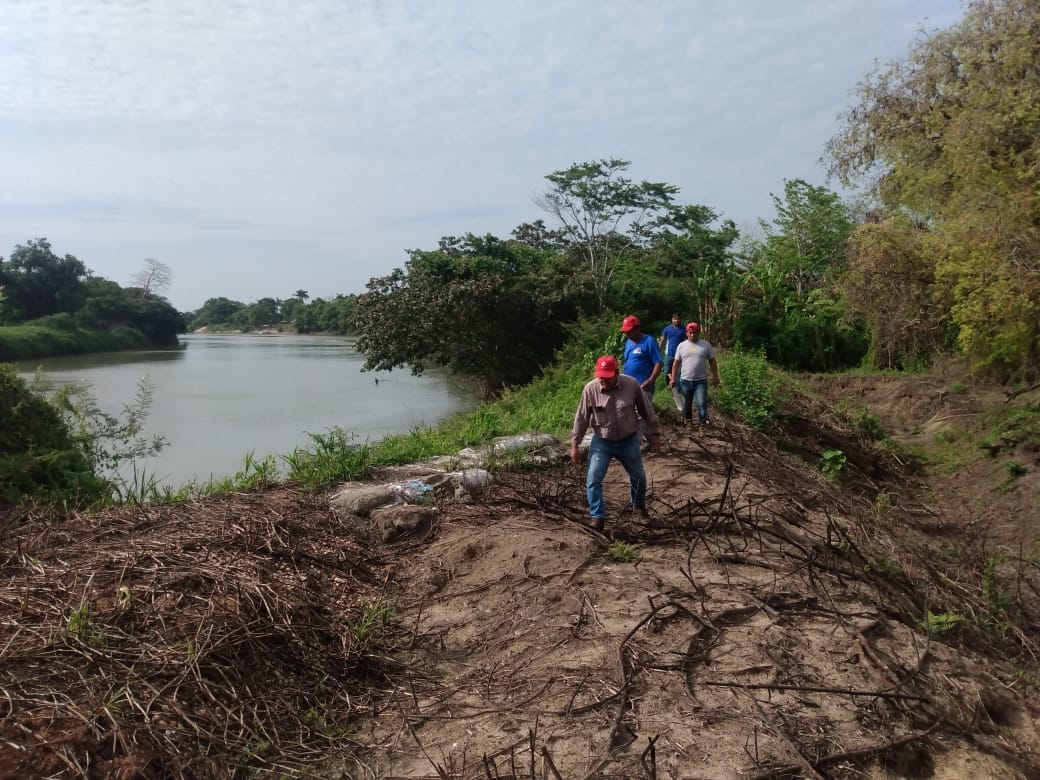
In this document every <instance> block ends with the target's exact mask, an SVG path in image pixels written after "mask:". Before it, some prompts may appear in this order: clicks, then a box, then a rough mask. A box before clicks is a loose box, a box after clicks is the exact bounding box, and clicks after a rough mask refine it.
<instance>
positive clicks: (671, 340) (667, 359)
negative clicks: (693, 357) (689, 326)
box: [657, 312, 686, 412]
mask: <svg viewBox="0 0 1040 780" xmlns="http://www.w3.org/2000/svg"><path fill="white" fill-rule="evenodd" d="M681 323H682V319H681V318H680V317H679V312H675V314H673V315H672V322H671V324H669V325H665V326H664V330H663V331H661V338H659V339H658V340H657V346H658V347H660V348H661V350H662V351H663V352H664V370H663V371H662V373H663V374H664V375H665V377H667V376H668V375H669V374H671V373H672V361H673V360H675V350H676V348H677V347H678V346H679V345H680V344H682V343H683V342H684V341H686V330H685V329H684V328H683V326H682V325H681ZM672 399H673V400H674V401H675V408H676V409H678V410H679V411H680V412H681V411H682V410H683V398H682V395H681V393H680V392H679V388H678V387H677V386H676V387H673V388H672Z"/></svg>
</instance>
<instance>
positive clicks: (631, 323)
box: [621, 314, 643, 333]
mask: <svg viewBox="0 0 1040 780" xmlns="http://www.w3.org/2000/svg"><path fill="white" fill-rule="evenodd" d="M642 324H643V323H641V322H640V321H639V317H637V316H636V315H634V314H629V315H628V316H627V317H625V319H624V320H622V321H621V332H622V333H628V332H629V331H630V330H632V329H633V328H638V327H640V326H642Z"/></svg>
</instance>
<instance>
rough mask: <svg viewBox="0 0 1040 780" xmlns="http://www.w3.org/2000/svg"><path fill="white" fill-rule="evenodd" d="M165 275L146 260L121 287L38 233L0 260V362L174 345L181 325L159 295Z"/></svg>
mask: <svg viewBox="0 0 1040 780" xmlns="http://www.w3.org/2000/svg"><path fill="white" fill-rule="evenodd" d="M169 274H170V271H169V268H168V267H167V266H166V265H165V264H163V263H160V262H159V261H157V260H146V261H145V263H144V269H143V270H142V271H141V272H140V273H139V274H137V275H136V276H135V279H134V281H135V286H133V287H125V288H124V287H121V286H120V285H119V284H117V283H116V282H113V281H111V280H109V279H105V278H103V277H99V276H93V275H92V273H91V271H90V270H89V269H88V268H87V267H86V266H85V265H84V264H83V263H82V262H80V261H79V260H78V259H76V257H74V256H73V255H69V254H66V255H65V256H64V257H59V256H58V255H57V254H55V252H54V250H53V249H52V248H51V245H50V242H48V241H47V239H45V238H38V239H35V240H30V241H27V242H26V243H25V244H18V245H17V246H16V247H15V248H14V251H13V252H11V255H10V257H9V258H7V260H4V259H3V258H0V361H16V360H30V359H34V358H43V357H53V356H58V355H75V354H82V353H87V352H106V351H110V350H120V349H137V348H144V347H161V348H168V347H175V346H177V334H179V333H184V332H185V324H184V319H183V317H181V315H180V313H179V312H178V311H177V310H176V309H175V308H173V306H172V305H171V304H170V303H169V301H167V300H166V299H165V298H164V297H162V295H161V293H162V292H163V291H164V290H165V286H166V285H167V284H168V283H169Z"/></svg>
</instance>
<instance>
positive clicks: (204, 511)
mask: <svg viewBox="0 0 1040 780" xmlns="http://www.w3.org/2000/svg"><path fill="white" fill-rule="evenodd" d="M940 384H941V382H940ZM831 389H833V388H831ZM839 389H840V392H841V393H843V394H844V395H845V396H846V397H855V396H856V395H857V394H859V392H860V388H859V387H851V386H845V387H842V388H839ZM889 389H892V390H894V389H895V388H889ZM933 389H934V388H933V387H932V386H931V385H929V386H928V387H926V388H924V387H923V385H922V387H919V388H917V390H916V391H915V390H913V389H912V388H909V387H907V388H906V392H907V394H908V395H907V396H906V398H909V397H910V395H913V393H914V392H916V393H917V395H918V396H920V395H921V394H922V393H923V394H924V395H926V396H927V397H928V399H929V400H928V404H927V409H917V410H916V412H915V414H925V415H926V416H925V418H924V420H919V421H918V423H922V422H925V421H927V420H937V419H939V418H942V417H944V416H949V415H959V414H962V413H964V414H968V413H970V409H969V407H970V406H971V404H973V403H981V402H982V400H983V399H979V398H976V397H973V396H972V395H971V394H970V393H969V394H964V395H957V396H956V397H953V396H950V395H949V394H943V392H942V390H941V389H940V390H939V391H938V395H937V396H936V394H935V393H933ZM816 390H817V391H818V392H820V393H821V394H825V393H826V391H827V390H828V388H824V387H817V388H816ZM863 395H864V397H865V400H864V404H865V405H869V398H866V396H867V395H868V393H867V390H866V386H864V392H863ZM885 398H889V399H891V398H899V399H903V398H904V396H902V395H900V394H899V393H893V394H890V395H887V396H885ZM802 403H803V404H804V407H803V408H802V409H801V410H800V412H799V414H798V415H796V416H794V417H792V420H793V422H792V423H791V424H790V426H789V428H788V430H786V431H785V434H784V436H785V437H786V438H785V442H784V447H778V446H777V442H776V441H775V440H774V439H770V438H767V437H765V436H763V435H761V434H758V433H755V432H753V431H750V430H748V429H746V428H744V427H743V426H740V425H737V424H734V423H728V422H727V421H725V420H724V419H722V418H717V419H716V422H717V423H718V425H717V426H716V427H713V428H712V429H711V430H710V431H709V432H708V433H707V435H704V436H698V435H696V434H694V433H691V432H688V431H686V430H684V429H682V428H680V427H679V426H678V425H675V424H672V423H669V424H667V425H666V426H665V432H666V436H665V445H664V448H663V451H662V452H661V453H659V454H654V455H648V456H647V458H646V467H647V472H648V476H649V479H650V485H651V490H650V500H649V502H648V509H649V516H648V517H644V516H641V515H638V514H629V513H626V512H624V511H622V510H623V507H624V506H625V504H626V501H627V492H628V488H627V479H626V477H625V475H624V473H623V471H621V469H620V468H619V467H618V466H617V465H616V464H614V465H612V466H611V470H610V472H609V473H608V476H607V480H606V487H607V497H608V502H609V506H610V507H611V509H612V510H614V511H613V514H612V517H611V520H610V522H609V523H608V525H607V528H606V531H605V533H603V534H598V533H596V532H594V531H591V530H589V529H588V528H586V527H584V526H582V525H580V524H579V523H578V522H577V521H578V519H579V518H580V517H581V516H582V514H583V509H584V471H583V469H582V468H581V467H579V466H574V465H572V464H570V463H569V462H565V461H564V462H560V463H557V464H556V465H553V466H543V467H540V468H533V469H532V468H527V469H518V470H514V471H508V472H504V473H498V474H496V475H495V481H494V482H493V483H492V485H491V486H490V487H489V488H487V489H486V490H480V491H476V492H473V493H471V494H470V495H469V496H467V497H466V499H465V500H461V499H453V498H444V499H443V500H441V499H438V500H437V502H436V508H435V511H434V512H433V513H432V514H426V515H424V516H423V517H425V518H426V520H425V521H424V522H421V523H418V524H417V525H415V526H414V527H413V528H412V529H411V532H410V533H408V534H405V535H404V536H402V537H400V538H396V539H394V540H393V541H385V540H382V539H380V538H379V537H378V536H375V535H372V534H365V533H364V532H363V531H358V530H357V527H356V524H355V523H353V522H349V521H344V520H343V518H342V517H340V516H337V515H336V514H335V513H333V512H332V511H331V510H330V509H329V505H328V502H327V501H326V500H325V499H324V498H323V497H320V496H308V495H302V494H297V493H294V492H292V491H287V490H281V489H280V490H273V491H267V492H265V493H259V494H249V495H237V496H224V497H215V498H213V499H207V500H205V501H200V502H193V503H190V504H186V505H181V506H176V507H155V508H138V509H134V508H123V509H120V510H118V511H113V512H111V513H109V514H108V515H105V516H99V515H94V516H89V517H88V516H85V517H78V518H73V519H71V520H70V521H68V522H67V523H65V524H63V525H62V526H60V527H53V528H51V529H50V530H48V531H47V532H46V533H41V531H40V528H39V527H38V526H35V527H34V524H33V523H29V524H27V525H24V526H22V527H21V528H17V529H8V530H7V531H5V533H4V538H3V545H4V546H3V549H4V555H5V559H4V562H3V566H2V567H0V573H2V575H3V577H4V581H5V583H6V587H5V588H4V590H3V593H4V596H3V600H2V601H0V620H2V621H3V624H4V626H5V628H4V634H5V635H6V637H7V639H6V640H4V641H5V642H6V646H4V647H0V650H2V653H3V654H2V655H0V688H2V689H3V690H2V691H0V738H2V739H0V776H2V777H28V776H61V777H77V776H86V777H126V778H130V777H142V778H144V777H149V778H150V777H156V778H158V777H219V776H225V777H226V776H228V775H229V774H231V775H234V776H242V777H245V776H256V775H260V776H293V775H296V776H307V777H312V776H314V777H327V778H333V777H349V778H431V780H432V779H433V778H438V779H440V780H448V778H461V779H466V780H468V779H470V778H494V779H496V780H498V779H501V778H557V779H562V778H566V779H567V780H570V779H571V778H652V779H653V780H656V779H657V778H661V779H662V780H663V779H664V778H669V779H674V780H680V779H682V780H694V778H704V779H707V778H734V779H735V778H742V779H745V778H781V777H784V778H786V777H807V778H821V777H826V778H876V779H879V780H880V779H881V778H948V779H949V780H952V779H953V778H966V777H973V778H1038V777H1040V735H1038V734H1037V729H1036V724H1037V714H1038V711H1037V702H1036V685H1037V681H1038V680H1040V675H1038V669H1040V666H1038V663H1037V659H1036V641H1035V640H1036V636H1035V634H1034V633H1031V629H1028V628H1027V629H1025V630H1024V629H1022V628H1021V626H1027V627H1030V626H1035V625H1036V623H1035V621H1032V622H1031V620H1030V619H1029V618H1030V616H1032V615H1035V614H1036V610H1035V593H1036V592H1037V577H1036V574H1035V569H1036V566H1035V564H1034V565H1033V566H1032V568H1029V567H1027V566H1020V567H1018V568H1017V569H1016V570H1015V572H1016V573H1017V580H1015V582H1016V583H1017V587H1018V590H1017V591H1016V592H1015V594H1016V595H1015V607H1016V609H1017V610H1018V612H1017V614H1019V615H1024V616H1025V618H1026V619H1024V620H1021V621H1019V623H1018V624H1016V625H1015V626H1008V627H1006V630H1005V631H1004V632H1003V633H1002V634H999V635H998V634H995V633H993V631H992V630H991V629H989V630H984V629H983V628H980V627H979V626H978V625H973V624H972V623H971V622H970V620H969V618H970V617H971V615H972V614H974V615H975V616H976V617H977V618H978V620H977V621H976V622H977V623H981V621H982V617H983V616H984V614H985V611H986V608H987V595H986V593H983V592H982V588H981V585H980V581H979V576H981V575H980V572H983V571H984V568H985V565H986V561H987V560H992V559H991V558H987V557H986V556H987V555H990V553H991V551H992V549H993V547H992V545H993V544H995V542H994V541H993V538H992V536H987V535H986V534H980V533H978V531H977V529H976V530H972V528H974V527H975V526H977V525H978V524H979V522H980V518H983V519H985V518H986V513H987V511H988V509H987V507H988V506H989V505H991V504H993V503H994V501H989V502H987V501H986V500H985V496H980V497H979V501H978V503H977V504H974V505H970V504H969V503H968V502H967V500H966V499H965V497H964V496H963V495H962V494H960V493H958V492H956V491H953V490H945V492H942V491H940V492H934V491H932V490H930V489H929V485H930V484H933V483H930V482H929V478H928V477H927V476H926V475H922V474H919V473H918V474H914V473H912V472H913V471H914V469H912V468H911V464H909V463H908V462H907V456H906V455H905V453H903V452H902V451H901V450H899V449H897V448H891V447H889V448H886V447H884V446H876V444H877V443H876V442H875V443H873V444H871V443H868V442H865V441H864V440H863V439H862V437H861V436H860V435H859V434H858V433H857V432H856V431H855V430H852V429H851V428H850V427H849V426H848V425H845V424H842V422H841V420H839V419H838V418H837V417H835V416H834V415H833V414H832V412H830V411H828V410H829V409H830V408H831V407H830V406H829V405H828V404H825V403H818V405H815V406H814V405H812V404H811V403H810V402H809V401H808V400H804V401H803V402H802ZM857 403H858V401H857ZM900 403H902V401H900ZM954 407H956V408H954ZM965 409H969V411H964V410H965ZM958 410H959V411H958ZM890 411H892V410H891V409H885V410H878V411H877V412H876V413H878V414H879V416H880V415H881V413H882V412H885V413H888V412H890ZM882 422H883V423H884V424H889V425H891V426H892V428H893V433H899V434H900V435H903V434H906V435H911V433H909V431H911V428H912V431H913V435H917V434H918V433H919V430H920V425H919V424H915V425H917V427H914V426H911V425H910V422H909V417H906V418H905V419H904V418H897V417H896V416H890V417H889V418H888V420H886V419H885V418H884V417H883V418H882ZM896 428H898V429H899V430H898V431H896V430H894V429H896ZM558 449H559V454H560V455H561V456H562V453H563V452H564V447H563V445H562V443H561V444H560V445H559V448H558ZM827 450H841V451H842V453H843V454H844V455H845V456H846V457H847V473H846V475H845V478H844V479H843V481H842V482H841V484H837V483H836V482H835V481H829V480H827V479H825V478H824V476H823V475H822V474H821V473H820V472H819V471H818V470H817V469H814V468H811V467H809V466H808V465H807V462H806V461H807V459H810V458H811V457H813V456H815V457H816V458H817V459H818V457H819V455H820V454H821V453H822V452H824V451H827ZM792 451H798V452H800V453H801V456H802V457H797V456H795V455H793V454H790V453H791V452H792ZM1034 471H1035V469H1034ZM402 474H403V472H399V471H398V472H386V473H383V474H380V475H378V477H377V478H376V479H375V480H373V482H386V481H387V480H391V479H400V478H401V477H402ZM970 476H971V475H966V477H970ZM990 476H991V475H990ZM1035 476H1036V475H1035V473H1033V472H1030V473H1029V474H1027V475H1026V481H1023V482H1022V484H1021V485H1020V489H1019V491H1018V495H1017V497H1012V498H1008V497H1007V496H1006V495H1005V494H1001V496H1000V501H1012V500H1018V501H1023V502H1025V505H1026V506H1028V505H1029V504H1030V503H1032V504H1033V505H1034V506H1035V502H1036V499H1037V495H1040V493H1038V492H1037V482H1036V479H1035ZM975 478H977V479H979V480H980V484H981V480H982V479H983V476H982V475H979V474H976V475H975ZM943 479H945V477H943ZM934 484H940V485H948V483H944V482H938V483H934ZM1006 508H1007V507H1004V509H1006ZM426 509H430V507H426ZM1002 511H1003V510H1002ZM1019 516H1024V515H1021V514H1020V515H1019ZM1032 516H1033V515H1029V517H1032ZM1004 519H1005V520H1006V517H1005V518H1004ZM973 524H975V525H973ZM1012 525H1013V526H1014V527H1013V528H1012V527H1011V526H1012ZM987 527H988V528H989V527H992V524H991V525H987ZM1035 530H1036V529H1034V528H1030V527H1029V523H1028V522H1026V521H1025V520H1023V521H1021V522H1018V523H1017V524H1014V523H1012V524H1008V523H1006V522H1005V523H1004V525H1003V526H1002V527H1001V528H1000V529H999V534H1000V537H999V538H1000V544H1002V545H1005V547H1006V546H1007V545H1008V544H1011V543H1012V542H1013V541H1015V540H1017V542H1018V543H1021V542H1022V540H1023V539H1027V538H1032V542H1030V544H1032V543H1034V542H1035ZM996 533H997V531H994V534H996ZM1030 535H1032V536H1030ZM954 546H956V548H957V549H958V550H959V551H960V552H959V553H958V555H957V556H953V555H945V554H940V553H939V552H937V551H939V550H946V549H948V548H949V549H952V548H953V547H954ZM1002 549H1003V548H1002ZM1001 560H1002V561H1004V562H1005V565H1007V562H1008V561H1010V560H1011V558H1010V557H1005V558H1002V559H1001ZM988 593H989V597H990V598H992V592H991V591H990V592H988ZM86 604H89V605H90V611H89V616H88V614H86V611H85V610H83V609H82V607H83V605H86ZM74 615H79V618H78V619H77V620H72V618H73V616H74ZM929 615H931V616H932V618H929V617H928V616H929ZM937 616H946V620H947V623H945V624H944V623H943V622H942V620H941V619H940V617H937ZM954 617H957V618H958V620H960V621H962V622H958V620H954ZM951 621H952V623H953V624H956V625H952V624H951ZM928 627H931V630H928Z"/></svg>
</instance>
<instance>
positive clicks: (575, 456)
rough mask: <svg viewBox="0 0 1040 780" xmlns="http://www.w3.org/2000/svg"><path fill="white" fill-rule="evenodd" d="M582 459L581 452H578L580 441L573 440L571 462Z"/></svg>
mask: <svg viewBox="0 0 1040 780" xmlns="http://www.w3.org/2000/svg"><path fill="white" fill-rule="evenodd" d="M580 460H581V453H580V452H578V442H576V441H572V442H571V463H578V462H579V461H580Z"/></svg>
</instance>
